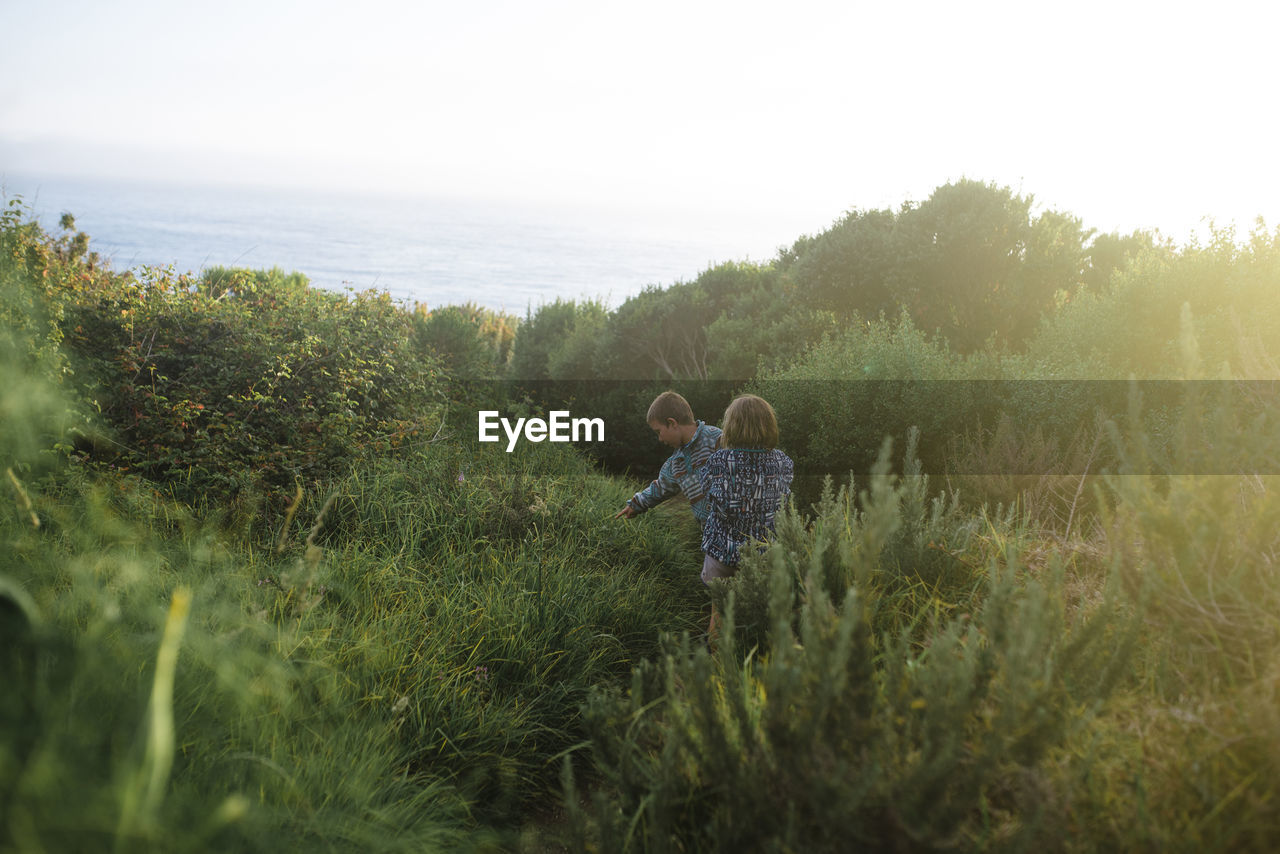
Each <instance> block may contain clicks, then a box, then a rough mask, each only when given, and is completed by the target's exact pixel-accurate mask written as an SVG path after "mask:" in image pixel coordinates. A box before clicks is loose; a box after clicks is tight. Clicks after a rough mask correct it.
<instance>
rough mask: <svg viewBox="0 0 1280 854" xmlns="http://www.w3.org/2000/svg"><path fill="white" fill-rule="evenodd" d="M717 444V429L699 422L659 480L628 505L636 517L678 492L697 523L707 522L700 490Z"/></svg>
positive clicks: (667, 463) (632, 499)
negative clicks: (708, 461) (687, 500)
mask: <svg viewBox="0 0 1280 854" xmlns="http://www.w3.org/2000/svg"><path fill="white" fill-rule="evenodd" d="M719 441H720V428H719V427H712V426H711V425H710V424H705V423H703V422H701V421H699V422H698V429H697V431H696V432H694V434H693V438H692V439H690V440H689V441H688V442H686V443H685V444H683V445H681V446H680V447H679V448H677V449H676V451H675V453H673V454H672V455H671V456H670V457H668V458H667V461H666V462H665V463H663V464H662V468H661V469H660V470H659V471H658V479H657V480H655V481H654V482H653V483H651V484H649V485H648V486H647V487H646V488H644V489H642V490H641V491H639V492H637V493H636V494H635V495H634V496H632V498H631V500H630V501H628V502H627V504H628V505H630V506H631V507H633V508H634V509H635V511H636V512H637V513H643V512H645V511H646V510H652V509H653V508H654V507H657V506H658V505H659V504H661V503H662V502H664V501H666V500H667V499H668V498H671V497H672V496H674V495H675V494H676V493H678V492H683V493H684V497H685V498H688V499H689V508H690V509H691V510H693V516H694V518H695V519H697V520H698V522H700V523H705V522H706V521H707V497H706V495H705V494H704V493H703V489H702V477H701V475H702V468H703V466H705V465H706V464H707V458H708V457H710V456H711V452H712V451H714V450H715V449H716V443H717V442H719Z"/></svg>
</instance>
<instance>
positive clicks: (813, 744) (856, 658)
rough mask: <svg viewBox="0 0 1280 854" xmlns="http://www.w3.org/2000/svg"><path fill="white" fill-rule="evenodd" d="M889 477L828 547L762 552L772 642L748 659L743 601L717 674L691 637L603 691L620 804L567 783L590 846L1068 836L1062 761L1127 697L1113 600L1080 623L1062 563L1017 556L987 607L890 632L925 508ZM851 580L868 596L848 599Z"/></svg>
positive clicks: (993, 575)
mask: <svg viewBox="0 0 1280 854" xmlns="http://www.w3.org/2000/svg"><path fill="white" fill-rule="evenodd" d="M886 472H887V464H886V463H885V461H884V460H883V459H882V461H881V464H880V465H879V466H878V471H877V474H876V475H875V477H873V479H872V484H871V488H870V491H869V493H868V494H867V495H866V496H865V497H864V498H863V501H862V509H861V511H860V512H859V513H858V514H856V515H852V516H851V515H849V514H848V507H849V505H848V504H847V503H846V502H843V501H835V502H828V504H827V505H826V506H825V507H824V508H823V511H822V516H821V518H820V519H819V520H817V521H816V522H815V525H814V533H813V534H812V536H813V537H814V541H815V542H814V545H813V548H811V549H808V550H805V551H800V552H798V551H797V550H796V549H795V548H793V545H794V543H793V541H794V539H795V537H796V536H799V533H798V531H797V532H794V533H793V534H792V535H791V536H790V540H788V539H786V538H784V537H782V536H780V537H779V539H778V541H777V542H776V543H774V544H773V545H771V546H770V547H769V549H768V551H766V552H765V555H764V557H763V558H762V559H761V560H762V561H763V562H764V563H766V564H767V565H768V566H769V573H770V582H769V606H768V617H769V629H768V638H767V647H764V646H762V647H757V648H756V649H755V650H753V651H750V652H748V651H746V650H743V649H742V648H741V647H740V646H739V645H738V642H737V641H738V637H737V633H736V627H735V623H736V620H737V611H736V598H735V599H734V600H732V601H733V602H734V603H735V604H734V605H733V606H731V607H730V608H729V610H728V613H727V615H726V624H727V626H726V631H725V634H724V636H723V638H724V640H723V643H722V646H721V648H720V650H719V652H718V654H717V655H716V656H715V657H714V658H713V657H712V656H709V655H708V654H707V653H706V652H705V650H696V651H695V650H693V649H691V647H690V644H689V642H688V640H687V638H686V639H684V640H682V641H678V642H672V643H671V644H670V645H669V646H668V648H667V651H666V654H665V655H664V656H663V658H661V659H659V660H658V661H657V662H654V663H648V664H645V665H642V666H641V667H639V668H637V669H636V670H635V671H634V672H633V677H632V684H631V689H630V691H629V692H628V693H626V694H622V693H619V692H608V691H602V692H599V693H597V694H596V695H594V697H593V699H592V701H591V702H590V703H589V704H588V706H587V708H586V714H587V718H588V721H589V723H590V725H591V736H592V740H591V747H592V755H593V757H594V759H595V763H596V768H597V769H598V771H599V773H600V774H601V775H602V777H603V778H604V780H605V781H606V782H607V783H608V789H607V790H605V789H602V790H599V791H597V793H596V795H595V797H594V800H593V802H592V804H591V806H590V807H588V808H586V809H578V808H575V806H574V805H576V804H577V803H578V800H577V792H576V790H575V784H574V776H573V774H572V773H571V772H569V770H568V769H567V768H566V774H565V784H566V787H567V788H568V792H567V795H566V800H567V803H568V804H569V805H570V807H571V809H572V811H573V812H574V815H575V821H576V828H577V833H578V839H577V841H578V843H579V844H580V845H591V846H596V847H598V848H599V849H600V850H609V851H627V850H637V849H642V850H707V851H712V850H715V851H737V850H743V849H744V848H751V849H752V850H765V851H775V850H776V851H785V850H806V851H815V850H816V851H834V850H845V849H847V848H848V847H849V846H850V845H860V846H865V847H869V848H872V849H875V850H894V849H914V848H927V847H949V846H957V847H965V848H976V847H983V846H986V845H993V844H1000V845H1011V846H1016V845H1026V844H1030V843H1032V842H1033V841H1035V840H1042V841H1053V840H1059V839H1060V834H1061V832H1062V830H1063V827H1064V826H1065V821H1066V815H1067V807H1066V798H1067V796H1068V794H1067V793H1066V792H1062V791H1057V790H1055V789H1054V788H1053V786H1052V784H1051V782H1050V779H1049V775H1048V774H1047V770H1046V767H1045V760H1046V757H1048V756H1050V755H1051V752H1052V751H1053V750H1054V749H1055V747H1057V746H1059V745H1061V744H1063V743H1064V739H1066V738H1067V737H1068V736H1069V735H1070V734H1071V733H1073V732H1076V731H1079V729H1080V728H1081V727H1083V726H1084V725H1085V724H1086V722H1087V721H1088V720H1089V719H1090V717H1091V711H1090V710H1091V709H1093V708H1096V706H1095V705H1094V704H1095V703H1096V702H1097V700H1098V699H1099V698H1101V697H1104V696H1106V695H1107V694H1108V693H1109V691H1110V690H1111V688H1112V686H1113V684H1114V682H1115V680H1116V678H1117V677H1118V675H1119V674H1120V673H1121V667H1122V666H1123V665H1124V663H1125V662H1126V660H1127V652H1126V650H1127V648H1128V646H1129V645H1130V643H1131V642H1132V639H1133V632H1132V626H1131V624H1130V623H1129V622H1128V621H1127V620H1125V619H1124V618H1123V617H1122V616H1121V615H1120V612H1119V610H1118V608H1117V607H1116V606H1115V604H1114V600H1112V603H1111V604H1108V605H1105V606H1103V607H1101V608H1099V609H1095V610H1094V611H1093V612H1091V613H1089V614H1087V615H1086V614H1082V613H1077V615H1076V616H1075V618H1074V619H1072V620H1068V619H1067V617H1066V614H1065V610H1064V600H1063V596H1062V589H1061V585H1062V567H1061V566H1060V565H1057V564H1056V563H1053V562H1051V563H1050V565H1049V566H1048V567H1047V568H1046V570H1044V571H1041V572H1040V573H1037V574H1032V573H1030V572H1028V566H1027V564H1025V563H1024V562H1023V559H1022V557H1021V556H1020V554H1019V551H1018V548H1017V546H1016V542H1014V541H1011V542H1010V543H1009V545H1008V547H1006V548H1001V549H999V550H996V551H993V552H992V553H991V554H990V555H989V556H988V558H987V560H986V562H985V564H983V565H982V572H983V574H984V575H985V576H986V579H987V580H986V588H987V589H986V591H985V594H984V595H983V596H982V599H981V602H979V603H976V605H977V607H975V608H974V609H973V610H972V611H969V612H966V613H947V612H939V611H938V610H936V609H935V608H934V607H933V605H934V600H932V598H931V597H921V598H920V601H918V602H917V604H916V607H915V608H914V609H911V611H912V612H911V613H910V614H909V619H907V620H905V621H903V622H901V623H899V626H898V627H897V628H896V629H891V630H885V631H884V632H883V633H882V634H877V633H876V631H875V630H874V626H875V624H876V616H875V615H876V614H877V613H878V612H881V611H882V610H883V609H884V608H885V605H884V604H883V603H882V601H881V597H882V596H883V594H882V593H880V592H879V591H878V590H877V585H876V584H875V578H876V577H877V575H878V574H880V573H884V572H886V571H890V570H889V568H888V567H886V566H885V562H884V557H885V553H886V549H887V548H888V547H889V545H890V543H891V542H892V539H893V537H894V535H895V533H896V532H897V531H898V530H900V529H901V528H902V526H903V523H904V519H903V516H902V512H903V511H902V507H903V505H904V502H906V503H910V501H911V499H909V498H908V496H907V495H905V494H904V493H903V492H902V487H901V486H898V485H895V484H894V483H893V481H892V479H891V478H890V477H889V476H888V475H887V474H886ZM824 532H834V534H830V533H824ZM819 538H825V539H823V540H822V541H821V542H820V541H819ZM797 575H799V576H803V577H804V578H805V581H804V583H803V585H802V586H801V589H800V594H799V595H798V596H797V595H796V594H795V590H794V585H793V580H794V578H795V577H796V576H797ZM838 579H852V584H850V585H849V586H847V587H846V588H845V590H843V591H841V592H840V595H839V597H838V598H836V599H832V598H831V596H830V595H829V590H830V589H834V588H838V586H839V585H838V584H836V583H833V582H835V581H836V580H838ZM733 583H734V582H729V584H730V585H732V584H733ZM904 616H908V615H906V614H904ZM744 653H747V654H746V655H745V658H744V657H743V654H744Z"/></svg>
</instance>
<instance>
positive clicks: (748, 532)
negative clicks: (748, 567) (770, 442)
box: [702, 448, 795, 566]
mask: <svg viewBox="0 0 1280 854" xmlns="http://www.w3.org/2000/svg"><path fill="white" fill-rule="evenodd" d="M794 476H795V464H794V463H792V462H791V458H790V457H788V456H787V455H786V454H784V453H783V452H782V451H779V450H777V449H774V450H764V449H757V448H728V449H725V450H720V451H716V452H715V453H714V454H712V455H711V457H710V458H709V459H708V460H707V465H706V467H705V468H704V469H703V473H702V479H703V485H704V487H705V489H706V493H707V505H708V509H709V511H710V512H709V514H708V516H707V522H706V524H705V525H703V526H702V550H703V551H704V552H706V553H707V554H709V555H711V556H712V557H714V558H716V559H717V560H719V561H720V562H721V563H724V564H727V565H728V566H737V565H738V560H739V557H740V556H739V554H738V550H739V549H740V548H741V547H742V546H743V544H745V543H746V542H747V541H748V540H766V539H768V538H769V537H771V536H772V535H773V520H774V516H775V515H776V514H777V512H778V508H779V507H780V506H781V505H782V499H783V498H784V497H785V496H786V495H787V494H788V493H789V492H790V491H791V480H792V478H793V477H794Z"/></svg>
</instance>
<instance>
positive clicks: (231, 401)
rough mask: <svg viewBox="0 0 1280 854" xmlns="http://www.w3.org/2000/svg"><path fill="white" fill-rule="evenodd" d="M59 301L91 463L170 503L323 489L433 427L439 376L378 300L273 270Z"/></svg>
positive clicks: (69, 293) (72, 289)
mask: <svg viewBox="0 0 1280 854" xmlns="http://www.w3.org/2000/svg"><path fill="white" fill-rule="evenodd" d="M58 299H59V300H60V301H61V302H62V304H63V305H64V306H65V307H64V315H63V318H62V327H63V332H64V335H65V338H66V344H67V346H68V347H69V349H70V351H71V352H72V354H73V356H74V359H75V363H76V364H77V365H78V366H79V374H78V378H79V381H80V388H81V390H82V393H83V394H84V395H85V396H86V398H87V399H88V400H89V401H90V402H91V404H92V405H93V407H94V408H95V409H96V410H97V411H98V412H99V413H100V414H101V418H102V422H103V424H104V427H105V428H106V430H107V431H109V432H108V437H107V439H106V440H105V441H104V440H98V441H96V442H94V443H93V444H92V445H89V446H86V447H84V450H85V451H86V452H89V453H91V454H92V456H93V457H94V458H95V459H100V460H104V461H110V462H111V463H112V464H114V465H117V466H120V467H124V468H128V469H130V470H133V471H137V472H139V473H141V474H143V475H145V476H147V477H148V478H150V479H152V480H154V481H157V482H163V483H164V484H165V485H166V487H167V488H168V489H169V490H170V491H171V493H172V494H174V495H175V496H179V497H182V498H184V499H187V500H191V499H194V498H195V497H197V496H209V497H212V496H227V495H234V494H236V493H237V492H239V491H241V490H243V489H245V488H246V487H255V486H259V485H267V486H274V487H278V488H285V487H287V486H289V485H291V484H292V483H293V482H294V481H295V480H296V479H298V478H303V479H314V478H320V477H324V476H327V475H328V474H331V473H333V472H335V471H338V470H340V469H341V468H342V467H344V466H346V465H347V464H348V463H349V462H350V460H351V459H352V458H353V457H355V456H358V455H360V454H362V453H367V452H370V451H389V450H391V449H393V448H396V447H398V446H399V445H401V444H403V443H404V442H406V441H409V440H411V439H412V438H413V437H414V436H416V435H418V434H419V433H420V432H421V431H423V430H425V429H428V428H430V427H433V425H432V423H431V419H432V417H433V409H434V408H435V404H436V402H437V401H438V399H439V391H438V388H439V386H438V381H437V369H436V367H435V365H434V363H433V362H432V361H431V359H430V358H428V357H426V356H424V355H422V354H421V353H419V352H417V351H416V350H415V349H414V348H413V347H412V346H411V343H410V335H411V332H412V322H411V319H410V317H409V316H408V314H407V313H406V312H404V311H403V310H402V309H401V308H399V307H398V306H397V305H395V304H394V303H393V302H392V301H391V299H390V297H389V296H387V295H386V294H377V293H374V292H363V293H358V294H355V295H353V296H351V297H349V298H348V297H346V296H343V295H339V294H332V293H327V292H322V291H318V290H314V289H311V288H309V287H307V286H306V282H305V279H303V278H302V277H300V276H298V275H297V274H293V275H290V276H284V275H283V274H282V273H280V271H279V270H274V271H258V272H254V271H248V270H221V269H216V270H211V271H209V272H208V273H207V274H206V275H205V277H204V278H203V279H201V280H199V281H193V280H192V279H191V278H190V277H188V276H186V275H176V274H174V273H172V272H169V271H164V270H157V269H144V270H141V271H139V272H138V273H137V274H123V275H111V276H105V277H99V278H96V279H89V280H73V281H71V282H70V283H68V284H67V285H66V286H65V289H64V291H63V292H62V293H61V294H59V296H58Z"/></svg>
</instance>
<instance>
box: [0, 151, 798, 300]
mask: <svg viewBox="0 0 1280 854" xmlns="http://www.w3.org/2000/svg"><path fill="white" fill-rule="evenodd" d="M3 191H4V195H5V196H6V198H10V199H11V198H13V197H14V196H21V197H22V198H23V200H24V202H25V203H26V204H27V205H28V206H30V208H31V209H32V211H33V212H34V214H35V215H36V217H37V219H38V220H39V221H40V222H41V224H42V225H43V226H44V228H45V229H46V230H48V231H54V230H56V228H57V225H58V220H59V217H60V216H61V214H62V213H63V212H69V213H71V214H73V215H74V216H75V219H76V228H77V229H78V230H80V231H84V232H86V233H87V234H88V235H89V237H90V247H91V249H93V250H94V251H96V252H98V253H99V254H100V255H102V256H103V257H105V258H108V259H109V260H110V261H111V265H112V268H113V269H116V270H126V269H131V268H134V267H136V266H140V265H148V266H150V265H157V266H168V265H173V266H174V267H175V268H176V269H177V270H178V271H179V272H187V271H191V272H196V273H199V272H200V271H201V270H203V269H205V268H206V267H213V266H236V267H250V268H255V269H256V268H270V267H280V268H282V269H284V270H285V271H286V272H290V271H294V270H296V271H298V272H301V273H303V274H305V275H306V276H307V277H308V278H309V279H310V280H311V282H312V284H313V285H316V286H318V287H322V288H326V289H332V290H342V289H345V288H348V287H350V288H354V289H356V290H364V289H367V288H374V289H377V290H381V291H387V292H388V293H390V294H391V295H392V297H393V298H395V299H398V300H401V301H404V302H406V303H412V302H419V303H425V304H427V305H428V306H433V307H434V306H440V305H446V304H457V303H463V302H475V303H478V304H480V305H484V306H488V307H490V308H494V309H501V310H505V311H509V312H512V313H515V314H519V315H523V314H524V312H525V310H526V308H527V307H529V306H532V307H534V308H536V307H537V306H538V305H539V304H541V303H543V302H550V301H553V300H555V299H556V298H557V297H560V298H566V299H581V298H592V299H595V298H599V299H603V300H604V301H605V302H606V303H607V304H608V305H609V306H610V307H616V306H618V305H619V304H621V303H622V302H623V301H624V300H625V299H626V298H627V297H629V296H631V295H633V294H636V293H638V292H639V291H641V290H642V289H643V288H644V287H645V286H646V285H664V286H665V285H670V284H672V283H674V282H676V281H689V280H691V279H693V278H694V277H696V276H697V275H698V273H700V272H702V271H703V270H705V269H706V268H707V267H709V266H711V265H713V264H716V263H720V262H724V261H741V260H747V259H750V260H755V261H763V260H768V259H769V258H772V257H773V256H774V254H775V253H776V249H777V247H778V246H780V245H783V244H785V243H789V242H790V241H791V240H794V239H795V238H796V237H797V236H798V235H794V234H791V235H788V234H778V235H776V236H768V235H762V234H760V233H759V232H760V230H761V229H760V228H759V227H757V228H755V229H754V233H752V229H741V228H739V229H735V228H733V227H732V226H729V225H725V224H723V223H718V222H702V223H699V222H697V221H696V220H691V219H690V218H689V217H683V218H677V217H650V218H648V219H646V218H645V217H643V216H639V215H630V214H628V213H627V212H613V213H604V212H600V211H587V210H569V209H563V208H553V207H548V208H546V209H539V208H536V207H533V206H530V205H522V206H516V205H509V204H500V203H484V202H473V201H460V200H454V199H429V198H409V197H398V196H379V195H373V194H369V195H358V194H353V193H336V192H335V193H325V192H320V191H310V190H277V189H265V188H248V189H245V188H222V187H219V188H209V187H199V188H196V187H179V186H171V185H148V184H139V183H115V182H105V181H95V180H88V179H69V178H41V177H37V176H24V175H12V174H6V175H4V176H3ZM677 220H682V222H680V223H679V224H677Z"/></svg>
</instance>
